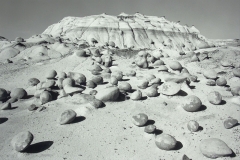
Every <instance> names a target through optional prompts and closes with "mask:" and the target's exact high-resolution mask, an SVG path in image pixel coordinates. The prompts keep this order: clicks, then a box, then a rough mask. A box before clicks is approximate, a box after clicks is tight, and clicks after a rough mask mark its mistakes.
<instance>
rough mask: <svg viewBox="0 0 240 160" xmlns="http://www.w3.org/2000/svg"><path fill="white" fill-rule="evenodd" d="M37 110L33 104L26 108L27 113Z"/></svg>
mask: <svg viewBox="0 0 240 160" xmlns="http://www.w3.org/2000/svg"><path fill="white" fill-rule="evenodd" d="M36 109H37V106H36V105H35V104H31V105H30V106H29V107H28V110H29V111H33V110H36Z"/></svg>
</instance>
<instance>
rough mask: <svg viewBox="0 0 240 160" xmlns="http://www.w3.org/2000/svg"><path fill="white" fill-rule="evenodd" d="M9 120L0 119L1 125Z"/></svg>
mask: <svg viewBox="0 0 240 160" xmlns="http://www.w3.org/2000/svg"><path fill="white" fill-rule="evenodd" d="M7 120H8V118H5V117H4V118H0V124H2V123H5V122H6V121H7Z"/></svg>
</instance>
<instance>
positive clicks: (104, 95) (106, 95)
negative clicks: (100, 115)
mask: <svg viewBox="0 0 240 160" xmlns="http://www.w3.org/2000/svg"><path fill="white" fill-rule="evenodd" d="M119 94H120V92H119V89H118V87H109V88H104V89H102V90H99V91H98V93H97V94H96V95H95V98H96V99H98V100H101V101H103V102H107V101H115V100H117V99H118V97H119Z"/></svg>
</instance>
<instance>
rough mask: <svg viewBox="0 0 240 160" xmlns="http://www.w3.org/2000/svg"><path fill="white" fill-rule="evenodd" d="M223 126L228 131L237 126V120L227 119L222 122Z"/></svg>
mask: <svg viewBox="0 0 240 160" xmlns="http://www.w3.org/2000/svg"><path fill="white" fill-rule="evenodd" d="M223 124H224V127H225V128H226V129H230V128H233V127H234V126H235V125H237V124H238V120H237V119H233V118H228V119H226V120H225V121H224V122H223Z"/></svg>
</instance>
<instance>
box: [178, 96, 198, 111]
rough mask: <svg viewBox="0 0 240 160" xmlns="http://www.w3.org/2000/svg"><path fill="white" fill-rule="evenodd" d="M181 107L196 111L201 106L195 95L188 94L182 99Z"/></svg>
mask: <svg viewBox="0 0 240 160" xmlns="http://www.w3.org/2000/svg"><path fill="white" fill-rule="evenodd" d="M181 106H182V108H183V109H184V110H185V111H188V112H196V111H198V110H199V109H200V108H201V106H202V101H201V100H200V99H199V98H198V97H197V96H195V95H190V96H187V97H185V98H184V99H183V100H182V104H181Z"/></svg>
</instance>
